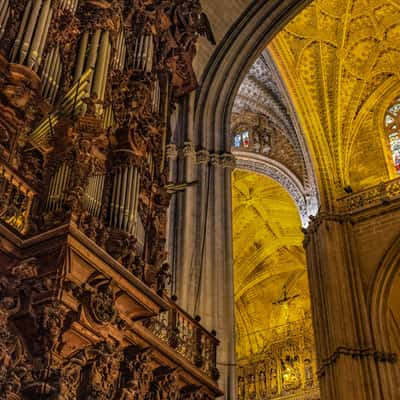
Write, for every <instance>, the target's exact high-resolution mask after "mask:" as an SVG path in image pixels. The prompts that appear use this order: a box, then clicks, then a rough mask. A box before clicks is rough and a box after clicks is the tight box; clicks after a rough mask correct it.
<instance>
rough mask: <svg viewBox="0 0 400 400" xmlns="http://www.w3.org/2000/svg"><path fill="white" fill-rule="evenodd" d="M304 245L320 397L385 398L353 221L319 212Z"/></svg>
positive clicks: (326, 399)
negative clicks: (379, 374) (379, 376)
mask: <svg viewBox="0 0 400 400" xmlns="http://www.w3.org/2000/svg"><path fill="white" fill-rule="evenodd" d="M305 248H306V252H307V263H308V274H309V281H310V294H311V301H312V308H313V320H314V332H315V340H316V347H317V355H318V362H319V380H320V387H321V398H322V399H324V400H342V399H357V400H363V399H365V400H367V399H374V400H378V399H383V398H384V397H383V396H382V393H381V390H380V387H379V386H380V385H379V381H378V375H377V364H376V363H377V360H376V349H374V347H373V341H372V335H371V328H370V324H369V321H368V313H367V307H366V301H365V293H364V290H363V287H362V282H361V276H360V265H359V260H358V256H357V251H356V245H355V242H354V237H353V232H352V224H351V222H350V219H349V218H346V217H343V216H340V217H339V216H335V215H328V214H320V215H319V216H318V217H316V218H315V219H313V220H312V222H311V224H310V227H309V228H308V230H307V233H306V237H305Z"/></svg>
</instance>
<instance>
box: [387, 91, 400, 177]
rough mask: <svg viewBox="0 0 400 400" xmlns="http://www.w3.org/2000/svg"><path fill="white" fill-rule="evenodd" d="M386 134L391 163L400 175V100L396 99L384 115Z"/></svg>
mask: <svg viewBox="0 0 400 400" xmlns="http://www.w3.org/2000/svg"><path fill="white" fill-rule="evenodd" d="M385 127H386V133H387V136H388V139H389V145H390V150H391V153H392V158H393V163H394V166H395V168H396V171H397V173H398V174H400V98H398V99H396V101H395V102H394V104H392V105H391V106H390V107H389V109H388V110H387V112H386V115H385Z"/></svg>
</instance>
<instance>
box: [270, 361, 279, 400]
mask: <svg viewBox="0 0 400 400" xmlns="http://www.w3.org/2000/svg"><path fill="white" fill-rule="evenodd" d="M269 375H270V376H269V379H270V387H271V394H272V395H275V394H277V393H278V374H277V372H276V368H275V367H272V368H271V371H270V374H269Z"/></svg>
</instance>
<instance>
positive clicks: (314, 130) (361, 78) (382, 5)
mask: <svg viewBox="0 0 400 400" xmlns="http://www.w3.org/2000/svg"><path fill="white" fill-rule="evenodd" d="M399 44H400V1H399V0H315V1H314V2H312V4H311V5H310V6H308V7H307V8H306V9H304V10H303V11H302V12H301V13H300V14H299V15H298V16H297V17H296V18H294V19H293V20H292V22H290V23H289V24H288V25H287V27H286V28H285V29H284V30H283V31H281V32H280V33H279V34H278V35H277V36H276V38H275V39H274V40H273V41H272V43H271V44H270V45H269V47H268V50H269V51H270V52H271V54H272V56H273V58H274V61H275V62H276V64H277V66H278V69H279V71H280V74H281V76H282V78H283V81H284V82H285V85H286V86H287V88H288V92H289V93H290V97H291V99H292V101H293V104H294V106H295V109H296V112H297V115H298V118H299V121H300V123H301V125H302V129H303V130H304V132H305V135H306V137H307V140H308V142H309V144H310V145H311V152H312V155H313V158H314V160H315V163H316V166H317V167H318V168H317V169H318V174H319V178H320V183H322V189H323V190H322V191H323V193H322V195H323V196H324V198H325V200H332V197H335V196H337V195H341V194H343V193H344V192H343V188H344V187H346V186H349V185H350V186H351V187H352V188H353V190H358V189H361V188H363V187H367V186H370V185H374V184H377V183H379V182H382V181H385V180H387V179H389V178H392V177H394V176H395V169H394V168H393V166H392V163H390V162H388V161H390V156H388V154H387V153H388V143H387V142H386V138H385V137H384V134H383V133H384V132H383V129H384V113H385V109H386V108H387V107H388V106H389V105H390V103H391V102H392V101H393V100H394V99H395V98H396V97H397V96H398V93H399V91H400V81H399V77H400V75H399V68H398V65H399V62H400V51H399ZM327 188H329V193H328V191H327ZM332 195H333V196H332Z"/></svg>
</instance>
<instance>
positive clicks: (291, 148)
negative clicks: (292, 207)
mask: <svg viewBox="0 0 400 400" xmlns="http://www.w3.org/2000/svg"><path fill="white" fill-rule="evenodd" d="M231 133H232V145H233V147H232V152H233V154H234V155H235V158H236V165H237V167H238V168H239V169H243V170H248V171H254V172H258V173H261V174H263V175H266V176H269V177H271V178H272V179H274V180H276V181H277V182H279V183H281V184H282V185H283V186H284V187H285V188H286V189H287V191H288V192H289V193H290V195H291V196H292V197H293V199H294V200H295V202H296V204H297V207H298V210H299V212H300V215H301V219H302V223H303V226H306V225H307V223H308V219H309V216H310V215H315V214H316V212H317V210H318V204H319V200H318V194H317V189H316V184H315V177H314V171H313V168H312V163H311V158H310V156H309V154H308V151H307V148H306V145H305V142H304V135H303V133H302V132H301V129H300V125H299V124H298V122H297V118H296V115H295V113H294V111H293V107H292V105H291V101H290V99H289V97H288V96H287V93H286V90H285V88H284V86H283V85H282V82H281V78H280V76H279V73H278V71H277V70H276V67H275V65H274V62H273V60H272V58H271V56H270V55H269V53H268V52H267V51H264V52H263V54H262V55H261V56H260V57H259V58H258V59H257V60H256V62H255V63H254V65H253V66H252V67H251V68H250V70H249V72H248V74H247V75H246V77H245V79H244V80H243V82H242V83H241V85H240V88H239V91H238V93H237V95H236V98H235V102H234V106H233V113H232V120H231Z"/></svg>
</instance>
